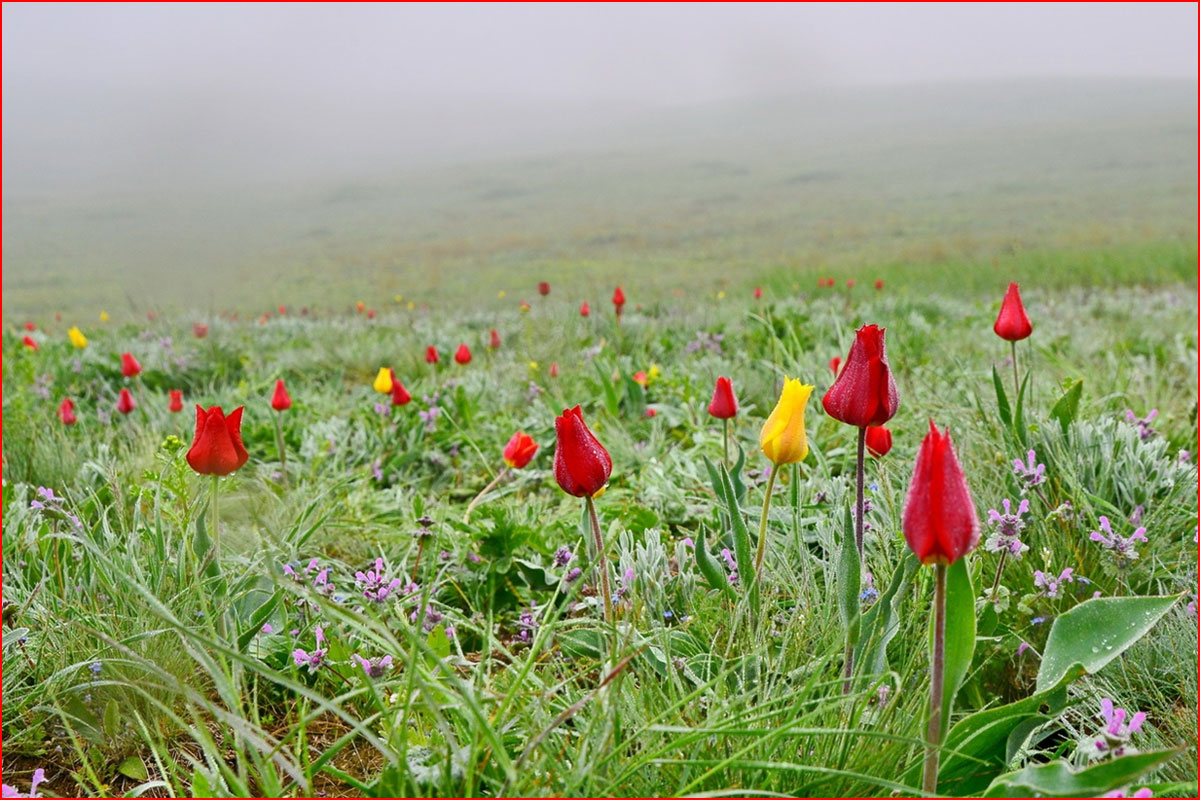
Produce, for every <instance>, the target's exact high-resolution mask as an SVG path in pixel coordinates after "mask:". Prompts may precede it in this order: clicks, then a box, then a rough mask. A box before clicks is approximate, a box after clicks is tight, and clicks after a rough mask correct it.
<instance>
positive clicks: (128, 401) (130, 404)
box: [117, 389, 137, 414]
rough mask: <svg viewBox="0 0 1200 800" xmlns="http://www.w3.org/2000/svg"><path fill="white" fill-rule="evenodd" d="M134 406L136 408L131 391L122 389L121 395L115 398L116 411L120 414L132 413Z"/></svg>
mask: <svg viewBox="0 0 1200 800" xmlns="http://www.w3.org/2000/svg"><path fill="white" fill-rule="evenodd" d="M135 408H137V401H136V400H134V399H133V392H131V391H129V390H128V389H122V390H121V395H120V396H119V397H118V398H117V411H120V412H121V413H122V414H132V413H133V410H134V409H135Z"/></svg>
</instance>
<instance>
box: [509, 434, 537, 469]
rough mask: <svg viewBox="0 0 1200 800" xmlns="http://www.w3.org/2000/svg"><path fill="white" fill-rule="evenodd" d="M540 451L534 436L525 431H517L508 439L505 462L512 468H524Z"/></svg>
mask: <svg viewBox="0 0 1200 800" xmlns="http://www.w3.org/2000/svg"><path fill="white" fill-rule="evenodd" d="M537 451H538V444H537V442H535V441H534V440H533V437H532V436H530V435H529V434H527V433H525V432H523V431H517V432H516V433H514V434H513V435H512V438H511V439H509V440H508V444H507V445H506V446H505V448H504V463H505V464H507V465H508V466H509V467H510V468H511V469H523V468H524V467H525V466H526V465H527V464H528V463H529V462H530V461H532V460H533V456H534V455H535V454H536V453H537Z"/></svg>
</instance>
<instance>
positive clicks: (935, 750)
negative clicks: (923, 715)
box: [922, 564, 946, 794]
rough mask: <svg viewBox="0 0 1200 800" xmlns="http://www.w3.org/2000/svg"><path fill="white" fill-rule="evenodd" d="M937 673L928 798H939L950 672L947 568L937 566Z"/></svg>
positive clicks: (933, 685) (933, 686) (933, 682)
mask: <svg viewBox="0 0 1200 800" xmlns="http://www.w3.org/2000/svg"><path fill="white" fill-rule="evenodd" d="M933 574H934V591H933V671H932V673H931V675H930V679H929V732H928V734H927V736H926V740H927V742H928V745H927V747H926V749H925V777H924V781H923V783H922V785H923V787H924V789H925V793H926V794H937V779H938V760H939V757H940V752H939V748H940V747H941V744H942V693H943V691H944V685H943V676H944V674H945V672H946V565H945V564H937V565H935V566H934V572H933Z"/></svg>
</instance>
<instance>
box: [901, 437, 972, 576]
mask: <svg viewBox="0 0 1200 800" xmlns="http://www.w3.org/2000/svg"><path fill="white" fill-rule="evenodd" d="M903 527H904V540H905V541H906V542H908V546H909V548H911V549H912V551H913V552H914V553H916V555H917V558H919V559H920V560H921V563H922V564H947V565H949V564H953V563H954V562H955V561H957V560H958V559H960V558H962V557H963V556H964V555H966V554H967V553H969V552H971V550H972V549H974V547H975V545H976V544H978V543H979V519H978V517H977V515H976V514H975V502H974V501H973V500H972V499H971V490H970V488H968V487H967V481H966V478H964V477H963V472H962V467H960V466H959V464H958V458H957V457H956V456H955V455H954V444H953V442H951V441H950V429H949V428H947V429H946V432H945V433H938V429H937V426H936V425H934V424H933V421H932V420H930V422H929V433H928V434H926V435H925V438H924V440H922V442H921V449H920V450H919V451H918V452H917V463H916V465H915V466H914V467H913V475H912V482H911V483H909V485H908V496H907V497H906V498H905V500H904V522H903Z"/></svg>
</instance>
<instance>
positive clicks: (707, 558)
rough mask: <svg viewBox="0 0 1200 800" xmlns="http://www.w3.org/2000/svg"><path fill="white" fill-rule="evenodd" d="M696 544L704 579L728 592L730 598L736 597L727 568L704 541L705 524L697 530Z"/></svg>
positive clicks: (698, 562)
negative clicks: (723, 567)
mask: <svg viewBox="0 0 1200 800" xmlns="http://www.w3.org/2000/svg"><path fill="white" fill-rule="evenodd" d="M695 544H696V566H698V567H699V568H700V574H701V575H703V576H704V580H706V581H708V585H709V586H711V587H712V588H714V589H716V590H717V591H718V592H721V593H723V594H726V595H728V596H729V597H730V598H734V597H736V596H737V595H736V594H735V593H734V591H733V587H732V586H730V585H729V577H728V576H727V575H726V574H725V570H724V569H722V568H721V565H720V564H718V563H717V560H716V559H715V558H713V556H712V553H710V552H708V543H707V542H705V541H704V526H703V525H701V526H700V527H699V528H698V529H697V530H696V542H695Z"/></svg>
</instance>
